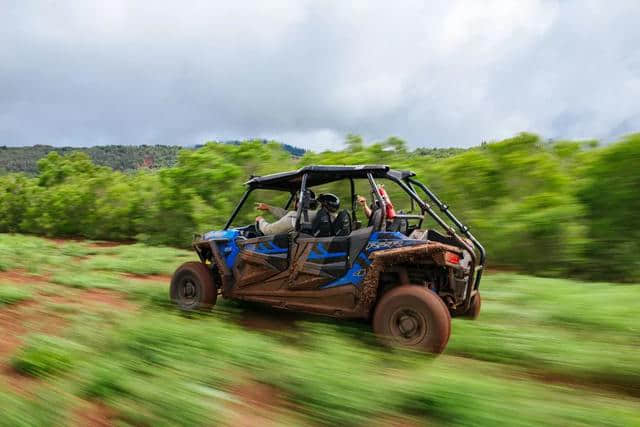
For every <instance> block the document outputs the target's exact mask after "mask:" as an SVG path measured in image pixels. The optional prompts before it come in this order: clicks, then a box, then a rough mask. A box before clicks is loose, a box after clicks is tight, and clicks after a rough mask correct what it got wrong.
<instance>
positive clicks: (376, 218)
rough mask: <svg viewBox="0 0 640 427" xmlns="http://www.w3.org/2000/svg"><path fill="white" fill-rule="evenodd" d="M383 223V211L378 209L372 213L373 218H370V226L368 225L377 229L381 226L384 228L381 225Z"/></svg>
mask: <svg viewBox="0 0 640 427" xmlns="http://www.w3.org/2000/svg"><path fill="white" fill-rule="evenodd" d="M381 222H382V209H380V208H378V207H376V208H375V209H374V210H372V211H371V216H370V217H369V224H368V225H367V226H368V227H371V226H373V227H376V229H377V228H378V227H380V226H382V224H381Z"/></svg>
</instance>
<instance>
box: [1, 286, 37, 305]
mask: <svg viewBox="0 0 640 427" xmlns="http://www.w3.org/2000/svg"><path fill="white" fill-rule="evenodd" d="M31 295H32V293H31V291H30V290H29V289H26V288H24V287H17V286H10V285H2V286H0V307H2V306H3V305H10V304H15V303H18V302H20V301H25V300H28V299H30V298H31Z"/></svg>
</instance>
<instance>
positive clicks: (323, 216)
mask: <svg viewBox="0 0 640 427" xmlns="http://www.w3.org/2000/svg"><path fill="white" fill-rule="evenodd" d="M332 232H333V226H332V224H331V215H330V214H329V211H328V210H327V209H326V208H324V207H322V208H320V209H319V210H318V213H317V214H316V217H315V218H314V220H313V222H312V223H311V235H312V236H314V237H330V236H331V233H332Z"/></svg>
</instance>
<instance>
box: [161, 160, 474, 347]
mask: <svg viewBox="0 0 640 427" xmlns="http://www.w3.org/2000/svg"><path fill="white" fill-rule="evenodd" d="M381 178H384V179H386V180H390V181H391V182H393V183H395V184H396V185H397V186H399V188H400V189H401V190H402V191H404V192H405V193H406V194H407V195H408V197H409V198H410V200H411V204H412V208H413V207H414V206H415V212H414V211H410V212H409V213H395V210H394V209H389V204H390V203H391V202H390V199H389V197H388V195H387V193H386V191H384V190H383V189H382V187H381V186H379V185H378V184H377V183H376V179H381ZM358 180H362V181H364V182H365V183H368V185H369V187H370V190H371V195H372V199H373V203H372V206H371V208H370V209H368V210H367V211H366V212H367V218H366V219H367V225H366V226H363V225H362V224H361V222H360V221H358V219H357V212H356V197H357V195H356V193H355V182H356V181H358ZM338 181H342V182H346V183H347V184H348V185H349V188H350V195H351V200H350V202H351V203H350V205H351V209H350V210H346V209H345V210H342V211H339V208H338V207H339V203H340V201H339V198H337V197H335V196H334V195H331V197H324V198H322V197H318V198H317V199H316V198H315V193H314V192H313V189H314V187H315V188H317V187H318V186H322V185H325V184H329V183H335V182H338ZM261 189H267V190H276V191H282V192H284V193H287V195H288V202H287V204H286V205H285V206H284V211H285V212H286V211H289V212H291V213H290V214H289V216H290V217H291V218H294V220H293V221H292V224H291V229H289V230H287V231H286V232H283V233H278V234H271V235H264V234H263V233H262V232H261V231H260V230H261V228H260V224H259V221H257V222H256V224H251V225H246V226H240V227H232V224H233V221H234V219H235V218H236V217H237V215H238V212H239V211H240V209H241V208H242V206H243V205H244V204H245V202H246V201H247V199H248V197H249V195H250V194H251V193H252V192H254V191H256V190H261ZM416 189H419V190H420V191H421V192H422V193H424V195H425V196H426V199H423V198H421V197H420V196H419V195H418V190H416ZM336 199H337V200H336ZM323 200H331V201H332V205H331V206H325V205H324V204H323V203H322V201H323ZM430 203H433V204H435V205H436V206H437V207H438V208H439V209H440V210H441V211H442V212H443V213H444V216H446V218H447V219H449V220H450V221H451V222H452V223H453V224H454V226H455V227H456V228H457V229H458V232H456V230H454V228H453V227H452V226H451V225H449V224H448V223H447V222H446V221H445V220H444V219H443V218H442V217H440V216H439V215H438V214H437V213H436V212H435V210H434V209H433V208H432V207H431V204H430ZM323 210H324V211H323ZM319 218H323V219H324V221H322V220H319ZM338 218H340V219H339V220H338ZM427 218H431V219H433V220H434V221H435V223H436V224H437V225H438V226H439V227H441V228H442V230H443V231H444V233H441V232H438V231H436V230H434V229H430V228H426V227H423V225H424V223H425V219H427ZM458 233H459V234H458ZM193 247H194V249H195V250H196V252H197V254H198V257H199V258H200V262H199V263H198V262H189V263H185V264H183V265H182V266H180V267H179V268H178V269H177V270H176V272H175V274H174V275H173V278H172V280H171V290H170V295H171V299H172V300H173V301H174V302H175V303H176V304H177V305H178V306H179V307H180V308H182V309H184V310H202V309H209V308H210V307H212V306H213V305H215V302H216V298H217V296H218V295H219V294H220V295H222V296H223V297H224V298H231V299H239V300H249V301H256V302H260V303H265V304H268V305H271V306H274V307H279V308H285V309H291V310H297V311H304V312H311V313H320V314H325V315H330V316H334V317H343V318H363V319H368V320H371V321H372V325H373V329H374V331H375V333H376V334H377V335H379V336H380V337H381V338H382V340H383V342H385V343H387V344H391V345H402V346H407V347H411V348H416V349H420V350H425V351H428V352H433V353H440V352H442V351H443V350H444V348H445V347H446V344H447V341H448V339H449V335H450V332H451V316H460V315H463V316H467V317H471V318H475V317H477V316H478V314H479V310H480V301H481V300H480V293H479V290H478V289H479V284H480V279H481V276H482V271H483V268H484V265H485V251H484V248H483V247H482V245H481V244H480V243H479V242H478V241H477V240H476V238H475V237H474V236H473V235H472V234H471V233H470V232H469V228H468V227H466V226H465V225H463V224H462V223H461V222H460V221H459V220H458V219H457V218H456V217H455V216H454V215H453V214H452V213H451V212H450V210H449V207H448V206H447V205H446V204H445V203H443V202H441V201H440V200H439V199H438V198H437V197H436V196H435V194H433V192H431V190H430V189H429V188H428V187H427V186H425V185H424V184H422V183H421V182H419V181H418V180H416V179H415V177H414V174H413V173H412V172H409V171H397V170H392V169H390V168H389V167H388V166H384V165H368V166H306V167H303V168H301V169H298V170H295V171H291V172H284V173H278V174H273V175H267V176H261V177H253V178H251V179H250V180H249V181H248V182H247V191H246V192H245V194H244V196H243V197H242V199H241V200H240V202H239V204H238V206H237V207H236V208H235V210H234V211H233V212H232V214H231V217H230V218H229V220H228V221H227V224H226V226H225V227H224V229H223V230H220V231H211V232H208V233H205V234H204V235H198V236H196V238H195V240H194V243H193Z"/></svg>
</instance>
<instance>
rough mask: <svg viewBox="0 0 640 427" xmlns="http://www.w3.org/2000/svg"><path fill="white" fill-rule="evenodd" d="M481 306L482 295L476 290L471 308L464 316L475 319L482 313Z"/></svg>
mask: <svg viewBox="0 0 640 427" xmlns="http://www.w3.org/2000/svg"><path fill="white" fill-rule="evenodd" d="M480 307H482V298H481V297H480V292H476V294H475V295H474V296H472V297H471V304H469V310H467V312H466V313H464V314H463V315H462V317H466V318H467V319H471V320H475V319H477V318H478V316H479V315H480Z"/></svg>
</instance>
